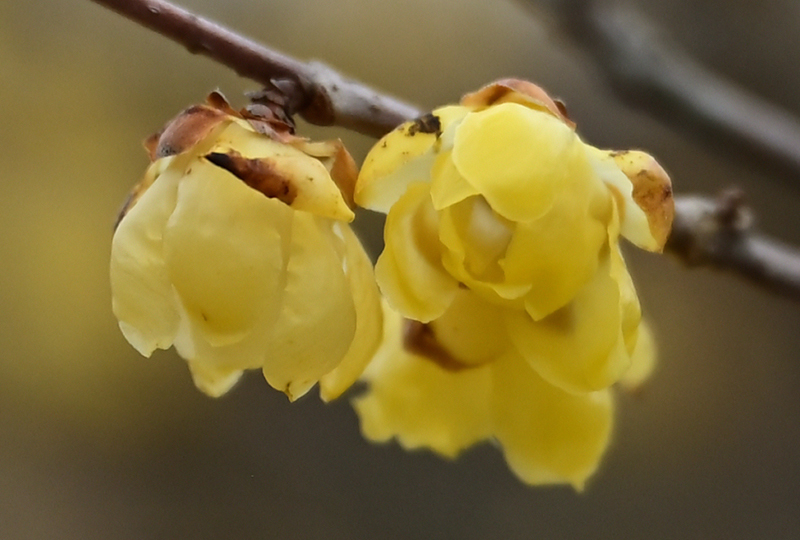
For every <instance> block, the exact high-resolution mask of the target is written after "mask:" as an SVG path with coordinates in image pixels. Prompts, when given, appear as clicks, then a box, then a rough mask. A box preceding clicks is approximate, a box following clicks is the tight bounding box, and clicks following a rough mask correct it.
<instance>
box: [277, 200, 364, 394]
mask: <svg viewBox="0 0 800 540" xmlns="http://www.w3.org/2000/svg"><path fill="white" fill-rule="evenodd" d="M332 225H333V222H332V221H331V220H328V219H326V218H319V217H316V216H314V215H312V214H307V213H305V212H295V213H294V219H293V222H292V234H291V250H290V253H289V264H288V266H287V268H286V281H285V286H284V287H285V289H284V295H283V304H282V306H281V312H280V317H279V318H278V321H277V323H276V325H275V327H274V329H273V336H272V340H271V341H270V345H269V346H268V351H269V353H268V355H267V360H266V362H265V364H264V369H263V371H264V377H265V378H266V379H267V382H269V384H270V385H271V386H272V387H273V388H276V389H278V390H281V391H283V392H284V393H285V394H286V395H287V396H288V397H289V399H290V400H295V399H297V398H298V397H300V396H302V395H303V394H305V393H306V392H307V391H308V390H309V389H310V388H311V387H312V386H313V385H314V384H315V383H316V382H317V381H318V380H319V379H320V377H322V376H323V375H324V374H325V373H328V372H329V371H331V370H332V369H333V368H334V367H336V366H337V365H338V364H339V362H341V360H342V358H343V357H344V355H345V353H346V352H347V350H348V348H349V347H350V344H351V343H352V341H353V336H354V335H355V331H356V309H355V304H354V301H353V295H352V292H351V290H350V284H349V283H348V280H347V277H346V276H345V273H344V268H343V267H342V259H341V257H340V256H339V254H338V253H337V250H336V248H335V246H334V242H342V239H341V238H339V237H338V236H336V235H335V234H334V232H333V229H332Z"/></svg>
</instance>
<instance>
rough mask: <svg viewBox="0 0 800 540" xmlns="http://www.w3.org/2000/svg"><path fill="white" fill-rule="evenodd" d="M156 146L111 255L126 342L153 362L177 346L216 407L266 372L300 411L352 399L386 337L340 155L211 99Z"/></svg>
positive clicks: (336, 146)
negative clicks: (312, 401)
mask: <svg viewBox="0 0 800 540" xmlns="http://www.w3.org/2000/svg"><path fill="white" fill-rule="evenodd" d="M267 112H269V111H267ZM148 146H149V150H150V153H151V157H152V158H153V162H152V163H151V164H150V166H149V168H148V169H147V172H146V173H145V177H144V179H143V180H142V182H141V183H140V184H139V186H137V188H135V189H134V191H133V193H132V196H131V200H130V201H129V203H128V204H127V205H126V208H125V209H124V211H123V215H122V217H121V220H120V221H119V224H118V227H117V229H116V231H115V234H114V238H113V243H112V248H111V288H112V297H113V308H114V313H115V315H116V316H117V318H118V319H119V326H120V329H121V330H122V332H123V334H124V335H125V337H126V338H127V340H128V341H129V342H130V343H131V345H133V346H134V347H135V348H136V349H137V350H138V351H139V352H140V353H141V354H143V355H145V356H150V355H151V353H152V352H153V351H154V350H155V349H167V348H169V347H170V346H173V345H174V347H175V349H176V350H177V351H178V353H179V354H180V355H181V356H183V357H184V358H185V359H186V360H187V362H188V364H189V368H190V370H191V373H192V376H193V378H194V382H195V384H196V385H197V387H198V388H199V389H201V390H202V391H203V392H205V393H207V394H209V395H211V396H219V395H221V394H224V393H225V392H227V391H228V390H229V389H230V388H231V386H232V385H233V384H234V383H235V382H236V381H237V380H238V379H239V377H240V376H241V374H242V372H243V370H246V369H257V368H258V369H262V371H263V373H264V376H265V377H266V379H267V381H268V382H269V384H270V385H272V386H273V387H274V388H276V389H279V390H281V391H283V392H285V393H286V394H287V396H288V397H289V398H290V399H292V400H293V399H296V398H297V397H299V396H302V395H303V394H305V393H306V392H307V391H308V390H309V389H310V388H311V387H312V386H313V385H314V384H315V383H316V382H317V381H319V382H320V388H321V394H322V397H323V398H324V399H333V398H335V397H337V396H338V395H340V394H341V393H342V392H343V391H344V390H345V389H346V388H348V387H349V386H350V385H351V384H352V383H353V382H354V381H355V380H356V379H357V378H358V376H359V375H360V374H361V372H362V370H363V368H364V366H365V365H366V363H367V362H368V361H369V358H370V357H371V356H372V354H373V352H374V351H375V349H376V347H377V346H378V344H379V340H380V335H381V331H382V330H381V326H382V322H381V307H380V302H379V299H378V292H377V288H376V286H375V284H374V277H373V270H372V264H371V262H370V261H369V259H368V257H367V256H366V254H365V253H364V251H363V249H362V247H361V244H360V243H359V241H358V239H357V238H356V236H355V234H354V233H353V231H352V230H351V229H350V226H349V224H348V223H349V222H350V221H351V220H352V219H353V217H354V215H353V212H352V211H351V209H350V207H349V205H348V202H347V200H348V199H349V198H350V197H351V196H352V195H351V194H352V189H353V184H354V181H355V174H356V169H355V164H354V163H353V161H352V158H351V157H350V156H349V154H348V153H347V151H346V150H345V149H344V148H343V146H342V145H341V143H340V142H338V141H335V142H323V143H312V142H309V141H307V140H305V139H301V138H299V137H295V136H294V135H292V134H291V133H290V129H289V126H288V125H287V124H285V123H284V122H282V121H280V120H278V119H276V118H274V117H271V116H270V115H269V114H266V115H256V114H253V113H252V112H247V111H243V112H242V113H237V112H235V111H233V110H232V109H231V108H230V106H228V104H227V103H226V102H225V101H224V99H223V98H222V97H221V96H219V95H218V94H212V96H210V98H209V105H199V106H194V107H191V108H189V109H187V110H185V111H184V112H183V113H181V114H180V115H178V116H177V117H176V118H175V119H173V120H172V121H171V122H170V123H169V124H168V125H167V126H166V127H165V129H164V130H163V131H162V132H160V133H159V134H157V135H156V136H154V137H153V138H151V139H150V141H149V145H148Z"/></svg>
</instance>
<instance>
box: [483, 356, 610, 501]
mask: <svg viewBox="0 0 800 540" xmlns="http://www.w3.org/2000/svg"><path fill="white" fill-rule="evenodd" d="M491 371H492V385H493V390H492V423H493V427H494V433H495V437H496V438H497V440H498V441H499V442H500V444H501V446H502V447H503V452H504V453H505V457H506V461H507V462H508V465H509V467H511V469H512V470H513V471H514V473H515V474H516V475H517V476H519V477H520V479H522V480H523V481H524V482H527V483H529V484H555V483H564V482H569V483H571V484H572V485H573V486H574V487H575V488H576V489H582V488H583V485H584V483H585V482H586V479H587V478H588V477H589V476H591V475H592V473H593V472H594V471H595V470H596V469H597V466H598V464H599V461H600V458H601V457H602V455H603V452H604V451H605V449H606V447H607V446H608V443H609V440H610V436H611V428H612V423H613V401H612V396H611V393H610V391H608V390H604V391H600V392H592V393H587V394H580V395H575V394H570V393H567V392H564V391H563V390H560V389H558V388H556V387H554V386H552V385H550V384H548V383H547V382H546V381H545V380H544V379H542V378H541V377H539V375H537V374H536V372H535V371H534V370H532V369H531V368H530V367H529V366H528V365H527V363H526V362H525V361H524V360H522V359H521V358H519V357H518V356H517V355H515V354H510V355H506V356H505V357H503V358H501V359H499V360H498V361H497V362H494V363H493V364H491Z"/></svg>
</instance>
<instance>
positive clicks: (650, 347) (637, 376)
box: [619, 321, 658, 391]
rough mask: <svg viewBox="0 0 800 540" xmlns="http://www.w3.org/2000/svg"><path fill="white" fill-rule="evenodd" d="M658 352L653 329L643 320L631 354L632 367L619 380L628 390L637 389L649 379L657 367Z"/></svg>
mask: <svg viewBox="0 0 800 540" xmlns="http://www.w3.org/2000/svg"><path fill="white" fill-rule="evenodd" d="M657 352H658V349H657V348H656V342H655V338H654V337H653V331H652V330H651V329H650V325H649V324H647V322H646V321H642V323H641V324H640V325H639V332H638V339H637V340H636V346H635V347H634V349H633V353H632V354H631V367H630V368H629V369H628V371H626V372H625V374H624V375H623V376H622V378H621V379H620V381H619V382H620V384H621V385H622V386H623V387H624V388H625V389H626V390H630V391H636V390H637V389H639V387H641V386H642V384H644V383H645V381H647V379H648V378H649V377H650V375H651V374H652V373H653V370H654V369H655V367H656V356H657Z"/></svg>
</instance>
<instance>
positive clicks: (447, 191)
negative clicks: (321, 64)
mask: <svg viewBox="0 0 800 540" xmlns="http://www.w3.org/2000/svg"><path fill="white" fill-rule="evenodd" d="M473 195H479V192H478V190H477V189H475V187H474V186H473V185H472V184H470V183H469V182H467V181H466V180H464V177H463V176H461V173H459V172H458V169H456V166H455V165H454V164H453V160H452V151H448V152H444V153H442V154H439V155H438V156H437V157H436V159H435V160H434V162H433V167H432V168H431V200H432V201H433V207H434V208H435V209H436V210H441V209H443V208H445V207H448V206H450V205H453V204H455V203H458V202H461V201H463V200H464V199H466V198H467V197H471V196H473Z"/></svg>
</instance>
